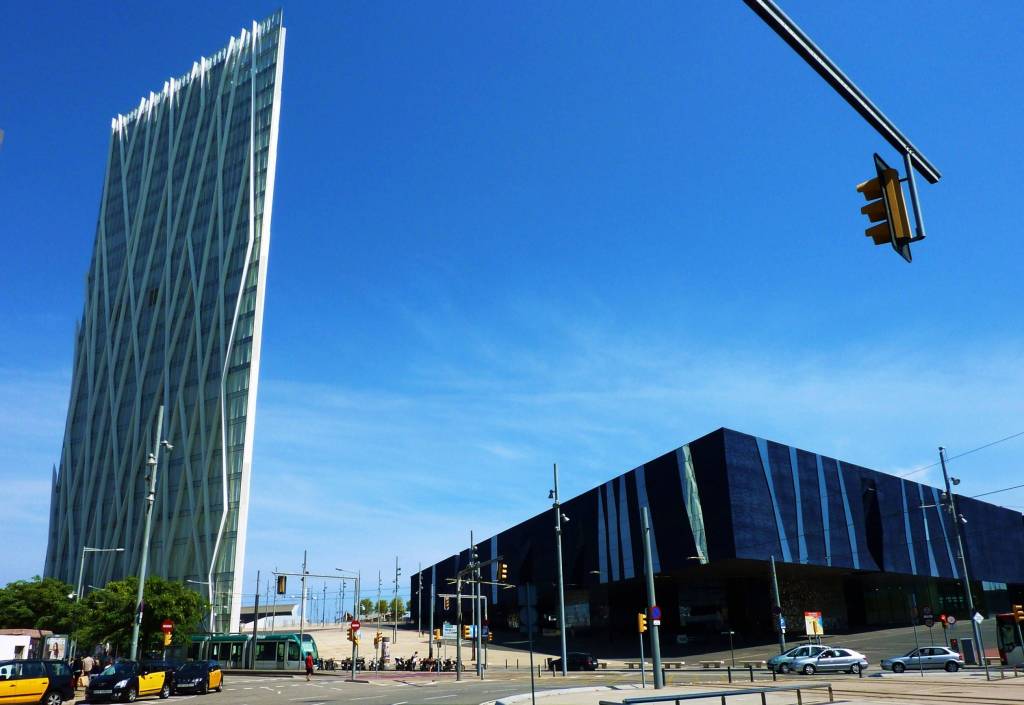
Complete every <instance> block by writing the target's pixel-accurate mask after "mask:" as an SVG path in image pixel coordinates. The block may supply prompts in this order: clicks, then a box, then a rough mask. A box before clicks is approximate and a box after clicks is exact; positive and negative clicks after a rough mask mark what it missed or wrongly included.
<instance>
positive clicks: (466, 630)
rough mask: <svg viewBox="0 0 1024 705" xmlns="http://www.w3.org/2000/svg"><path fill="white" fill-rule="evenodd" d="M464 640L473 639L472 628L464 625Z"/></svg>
mask: <svg viewBox="0 0 1024 705" xmlns="http://www.w3.org/2000/svg"><path fill="white" fill-rule="evenodd" d="M462 638H463V639H471V638H473V630H472V629H471V628H470V626H469V625H468V624H463V625H462Z"/></svg>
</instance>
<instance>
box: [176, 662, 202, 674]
mask: <svg viewBox="0 0 1024 705" xmlns="http://www.w3.org/2000/svg"><path fill="white" fill-rule="evenodd" d="M205 672H206V664H203V663H186V664H185V665H184V666H182V667H181V668H179V669H178V673H180V674H181V675H183V676H201V675H202V674H203V673H205Z"/></svg>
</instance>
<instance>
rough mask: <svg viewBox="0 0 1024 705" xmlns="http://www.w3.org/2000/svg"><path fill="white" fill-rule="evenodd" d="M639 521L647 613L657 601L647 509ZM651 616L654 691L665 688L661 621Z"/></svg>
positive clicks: (641, 512)
mask: <svg viewBox="0 0 1024 705" xmlns="http://www.w3.org/2000/svg"><path fill="white" fill-rule="evenodd" d="M640 520H641V527H640V530H641V532H642V533H643V538H644V572H646V573H647V604H648V606H649V610H648V611H649V612H650V611H651V610H654V609H655V608H657V606H658V601H657V599H655V596H654V564H653V561H652V559H651V520H650V517H648V516H647V507H642V508H641V511H640ZM651 616H652V619H651V660H652V661H653V663H654V688H655V690H661V689H662V688H664V687H665V679H664V676H663V674H662V672H661V643H660V642H659V640H658V631H659V629H660V627H659V626H658V623H659V622H660V621H661V619H660V614H659V619H653V616H654V615H653V614H652V615H651Z"/></svg>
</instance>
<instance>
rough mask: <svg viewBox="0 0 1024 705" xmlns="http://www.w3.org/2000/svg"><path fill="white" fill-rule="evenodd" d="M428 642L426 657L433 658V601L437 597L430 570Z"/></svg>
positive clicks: (432, 573) (431, 570) (432, 571)
mask: <svg viewBox="0 0 1024 705" xmlns="http://www.w3.org/2000/svg"><path fill="white" fill-rule="evenodd" d="M430 578H431V580H430V642H429V646H427V657H428V658H434V600H436V599H437V596H436V595H435V594H434V580H433V578H434V569H433V568H431V569H430Z"/></svg>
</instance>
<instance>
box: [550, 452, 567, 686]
mask: <svg viewBox="0 0 1024 705" xmlns="http://www.w3.org/2000/svg"><path fill="white" fill-rule="evenodd" d="M554 475H555V487H554V489H553V490H551V494H552V495H553V496H552V497H551V498H552V499H554V500H555V503H554V504H553V505H551V506H552V507H553V508H554V510H555V557H556V564H557V565H558V632H559V634H560V636H561V642H562V644H561V645H562V676H563V677H564V676H565V675H566V669H567V668H568V659H567V658H566V652H565V578H564V577H563V575H562V521H563V519H562V505H561V503H560V502H559V501H558V463H555V464H554Z"/></svg>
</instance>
